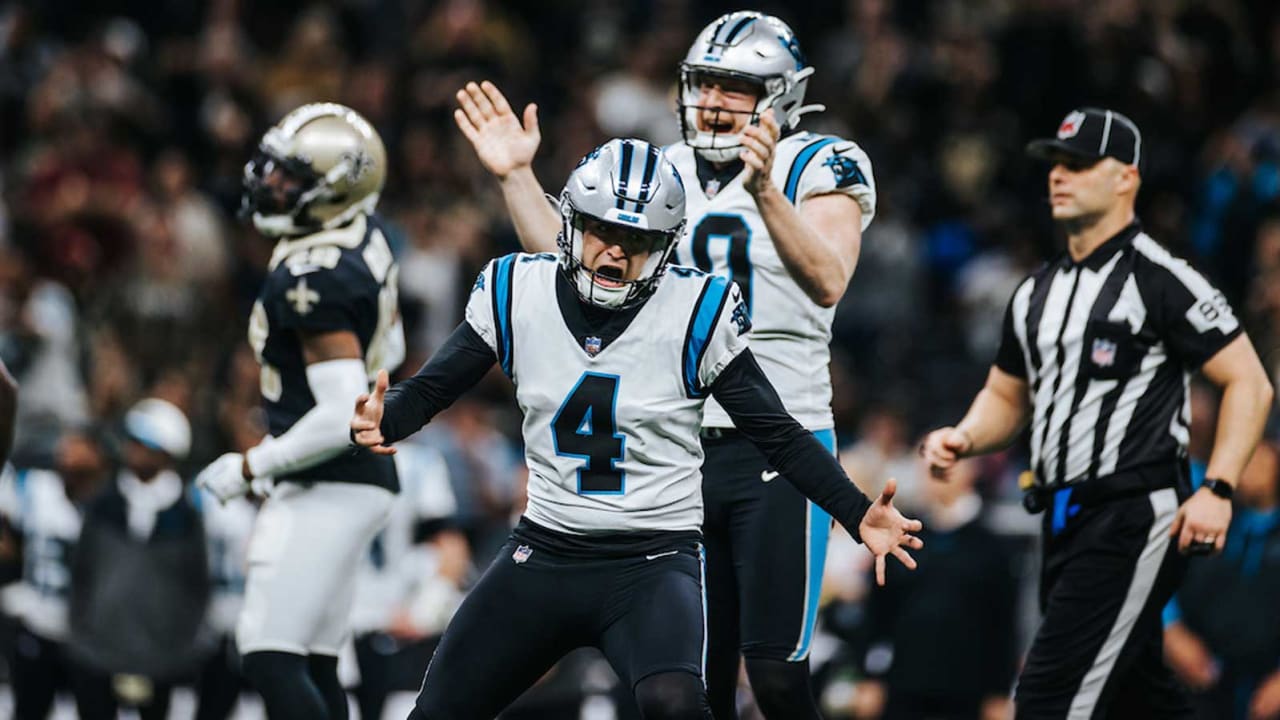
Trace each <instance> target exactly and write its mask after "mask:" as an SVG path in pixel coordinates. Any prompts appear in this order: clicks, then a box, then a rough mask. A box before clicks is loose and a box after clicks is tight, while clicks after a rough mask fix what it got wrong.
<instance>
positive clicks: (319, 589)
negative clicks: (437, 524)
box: [196, 103, 404, 720]
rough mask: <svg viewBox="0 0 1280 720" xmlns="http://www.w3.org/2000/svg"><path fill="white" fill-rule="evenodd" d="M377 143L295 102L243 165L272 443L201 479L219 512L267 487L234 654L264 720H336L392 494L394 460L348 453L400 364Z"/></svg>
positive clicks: (335, 115)
mask: <svg viewBox="0 0 1280 720" xmlns="http://www.w3.org/2000/svg"><path fill="white" fill-rule="evenodd" d="M386 172H387V154H386V150H385V149H384V148H383V145H382V139H381V138H380V137H379V136H378V133H377V131H375V130H374V129H373V127H372V126H371V125H370V124H369V122H368V121H367V120H365V119H364V118H363V117H361V116H360V115H359V114H358V113H356V112H355V111H354V110H352V109H351V108H348V107H344V106H342V105H337V104H334V103H312V104H308V105H303V106H301V107H299V108H297V109H295V110H293V111H292V112H290V113H289V114H288V115H286V116H285V117H284V118H283V119H281V120H280V122H279V123H277V124H276V125H275V127H272V128H271V129H270V130H268V131H267V132H266V134H265V135H264V136H263V138H262V141H261V143H260V144H259V146H258V152H257V154H256V155H255V157H254V158H253V159H252V160H251V161H250V162H249V163H248V164H247V165H246V166H245V177H244V183H245V192H244V214H246V215H249V216H251V217H252V219H253V224H254V227H255V228H257V230H258V231H259V232H260V233H261V234H263V235H265V236H266V237H268V238H270V239H272V240H274V241H275V249H274V251H273V252H272V256H271V261H270V265H269V267H268V269H267V277H266V279H265V280H264V282H263V285H262V289H261V291H260V292H259V295H258V301H257V302H256V303H255V304H254V307H253V313H252V315H251V316H250V318H249V342H250V344H251V345H252V346H253V350H254V354H255V355H256V356H257V358H258V362H259V363H260V364H261V366H262V373H261V388H262V400H263V409H264V410H265V411H266V416H267V425H268V429H269V431H270V433H271V435H270V436H268V437H266V438H264V440H263V442H262V443H260V444H258V445H257V446H255V447H253V448H250V449H249V450H247V451H246V452H245V453H243V454H241V453H227V454H225V455H223V456H222V457H220V458H218V459H217V460H215V461H214V462H213V463H212V464H211V465H209V467H207V468H205V469H204V470H203V471H202V472H201V473H200V475H199V476H198V477H197V478H196V482H197V483H198V484H199V485H200V486H201V487H204V488H205V489H207V490H209V491H210V492H212V493H213V494H214V495H216V496H218V497H219V498H221V499H223V500H226V499H228V498H231V497H235V496H238V495H242V494H244V493H245V492H247V491H248V490H249V489H250V487H255V488H257V487H270V486H271V484H272V482H274V490H273V491H272V492H271V497H270V498H268V499H267V500H266V502H264V503H263V505H262V508H261V510H260V511H259V513H258V515H257V519H256V520H255V523H254V534H253V538H252V540H251V541H250V546H249V569H248V574H247V580H246V586H245V598H244V609H243V611H242V612H241V613H240V618H239V621H238V623H237V627H236V644H237V647H238V648H239V650H240V653H241V655H242V656H243V658H244V662H243V668H244V674H245V676H246V677H247V678H248V680H249V682H250V683H251V684H252V685H253V686H254V688H255V689H256V690H257V691H258V692H259V693H261V694H262V697H263V702H264V704H265V705H266V709H267V715H268V716H269V717H270V718H271V720H282V719H288V718H306V719H308V720H315V719H316V718H320V719H321V720H323V719H325V718H328V719H329V720H338V719H341V720H345V718H346V717H347V698H346V693H344V692H343V690H342V686H341V685H340V684H339V682H338V670H337V668H338V652H339V649H340V648H341V647H342V644H343V641H344V639H345V637H346V635H347V633H348V632H349V625H348V623H349V617H350V610H351V602H352V597H353V594H354V575H355V569H356V566H357V564H358V562H359V560H360V558H361V557H362V556H363V555H364V552H365V549H366V548H367V547H368V544H369V542H370V540H372V539H373V536H374V535H375V534H376V533H377V531H378V530H379V529H380V528H381V527H382V525H383V524H384V523H385V522H386V518H387V514H388V512H389V511H390V509H391V504H392V501H393V499H394V497H395V493H396V492H397V491H398V489H399V483H398V480H397V477H396V469H395V464H394V462H392V460H391V459H390V458H385V457H380V456H378V455H376V454H373V453H370V452H367V451H363V450H362V451H359V452H355V453H350V452H343V451H342V450H341V448H340V447H335V444H336V443H343V442H346V439H347V420H348V411H349V409H350V402H351V400H350V399H351V398H352V397H355V396H356V395H358V394H360V393H361V392H364V391H367V390H368V388H369V383H370V380H371V379H372V372H373V371H374V370H376V369H378V368H388V367H391V368H394V367H395V366H396V365H399V363H400V362H401V360H403V358H404V335H403V331H402V329H401V327H400V323H399V316H398V314H397V310H396V276H397V273H398V267H397V265H396V263H395V259H394V258H393V256H392V254H391V249H390V247H389V246H388V244H387V239H386V236H385V234H384V233H383V231H382V227H381V223H380V221H379V219H378V217H377V215H375V214H374V208H375V206H376V205H377V203H378V197H379V195H380V194H381V192H382V186H383V181H384V180H385V178H386Z"/></svg>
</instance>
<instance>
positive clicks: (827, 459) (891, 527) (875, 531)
mask: <svg viewBox="0 0 1280 720" xmlns="http://www.w3.org/2000/svg"><path fill="white" fill-rule="evenodd" d="M711 392H712V394H713V395H714V396H715V398H716V400H717V401H719V402H720V404H721V405H722V406H723V407H724V409H725V411H726V412H728V413H729V417H730V418H731V419H732V420H733V424H734V426H735V427H737V428H738V430H739V431H741V432H742V434H744V435H746V436H747V438H748V439H749V440H751V442H752V443H754V444H755V445H756V447H758V448H759V449H760V451H761V452H762V453H763V454H764V456H765V457H766V458H768V460H769V464H770V465H771V466H772V467H773V468H774V469H775V470H777V471H778V472H779V473H781V474H782V475H783V476H785V477H786V478H787V481H788V482H790V483H791V484H792V485H794V486H795V487H796V489H797V490H799V491H800V492H801V493H803V494H804V495H805V496H806V497H808V498H809V499H810V500H812V501H813V502H815V503H817V504H818V506H819V507H821V508H822V509H823V510H826V511H827V513H828V514H830V515H831V517H833V518H835V519H836V520H837V521H838V522H839V523H840V524H841V525H843V526H844V527H845V529H846V530H848V531H849V534H851V535H852V536H853V537H854V538H855V539H856V540H858V541H860V542H862V543H863V544H865V545H866V546H867V549H868V550H870V551H871V552H872V554H874V555H875V556H876V579H877V581H878V582H879V583H880V584H882V585H883V584H884V559H885V556H887V555H890V554H892V555H893V556H894V557H896V558H898V559H899V560H900V561H901V562H902V564H903V565H906V566H907V567H909V568H914V567H915V565H916V564H915V560H913V559H912V558H911V556H910V555H909V554H908V553H907V551H906V550H905V548H908V547H910V548H920V547H923V543H922V542H921V541H920V539H919V538H916V537H914V536H913V535H911V534H910V533H913V532H919V531H920V529H921V528H922V527H923V526H922V524H921V523H920V521H919V520H909V519H907V518H905V517H903V516H902V514H901V513H899V512H898V510H897V509H896V508H895V507H893V494H894V492H895V489H896V483H895V482H894V481H893V480H890V481H889V482H888V483H887V484H886V485H885V489H884V492H883V493H882V494H881V496H880V497H879V498H877V499H876V501H875V502H874V503H873V502H872V501H871V500H870V499H868V498H867V496H866V495H863V494H862V491H861V490H859V489H858V488H857V486H856V485H854V484H853V482H852V481H850V480H849V478H848V476H846V475H845V474H844V470H843V469H841V467H840V463H838V462H837V461H836V459H835V457H834V456H833V455H832V454H831V452H829V451H828V450H827V449H826V448H825V447H823V446H822V443H820V442H818V439H817V438H815V437H814V436H813V433H811V432H809V431H808V430H805V429H804V427H802V426H801V425H800V423H798V422H796V421H795V419H794V418H792V417H791V416H790V415H789V414H788V413H787V411H786V408H784V407H783V405H782V400H781V398H779V397H778V393H777V391H776V390H774V388H773V385H771V384H770V383H769V380H768V378H766V377H765V375H764V371H763V370H761V369H760V366H759V364H757V363H756V360H755V357H754V356H753V355H752V354H751V351H750V350H744V351H743V352H742V353H741V354H739V355H738V356H737V357H736V358H734V359H733V361H731V362H730V363H729V364H728V365H727V366H726V367H725V368H724V370H723V371H721V373H720V375H719V377H717V378H716V381H715V382H714V383H712V385H711Z"/></svg>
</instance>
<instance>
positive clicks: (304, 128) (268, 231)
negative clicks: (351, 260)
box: [241, 103, 387, 237]
mask: <svg viewBox="0 0 1280 720" xmlns="http://www.w3.org/2000/svg"><path fill="white" fill-rule="evenodd" d="M386 177H387V151H386V148H384V147H383V145H382V138H380V137H378V132H377V131H376V130H374V129H373V126H372V125H370V124H369V122H368V121H367V120H365V119H364V118H363V117H361V116H360V114H359V113H357V112H356V111H355V110H352V109H351V108H349V107H346V106H345V105H338V104H337V103H311V104H309V105H303V106H302V107H299V108H297V109H295V110H293V111H292V112H290V113H289V114H288V115H285V116H284V118H282V119H281V120H280V122H278V123H276V124H275V126H273V127H272V128H271V129H270V130H268V131H267V132H266V134H265V135H263V136H262V141H261V142H260V143H259V144H258V150H257V152H256V153H255V154H254V156H253V159H251V160H250V161H249V162H248V164H246V165H245V167H244V195H243V196H242V198H241V215H242V216H244V217H251V218H252V219H253V224H254V227H256V228H257V229H258V231H259V232H261V233H262V234H263V235H268V236H272V237H278V236H297V235H307V234H310V233H314V232H317V231H319V230H328V229H331V228H336V227H341V226H343V225H346V224H347V223H349V222H351V220H352V219H353V218H355V216H356V215H358V214H360V213H371V212H373V209H374V207H375V206H376V205H377V204H378V197H379V195H380V194H381V193H382V186H383V183H384V181H385V180H386Z"/></svg>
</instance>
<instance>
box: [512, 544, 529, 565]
mask: <svg viewBox="0 0 1280 720" xmlns="http://www.w3.org/2000/svg"><path fill="white" fill-rule="evenodd" d="M532 554H533V548H531V547H529V546H528V545H521V546H520V547H518V548H516V551H515V552H513V553H511V559H512V560H515V561H516V564H517V565H523V564H524V561H526V560H528V559H529V556H530V555H532Z"/></svg>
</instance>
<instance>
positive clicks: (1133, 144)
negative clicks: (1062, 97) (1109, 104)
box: [1027, 108, 1142, 165]
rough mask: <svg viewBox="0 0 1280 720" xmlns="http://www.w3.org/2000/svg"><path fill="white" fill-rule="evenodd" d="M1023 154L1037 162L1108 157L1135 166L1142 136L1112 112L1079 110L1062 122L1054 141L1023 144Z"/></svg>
mask: <svg viewBox="0 0 1280 720" xmlns="http://www.w3.org/2000/svg"><path fill="white" fill-rule="evenodd" d="M1027 154H1028V155H1030V156H1031V157H1033V158H1037V159H1040V160H1053V159H1054V158H1056V157H1061V156H1062V155H1064V154H1065V155H1072V156H1075V157H1078V158H1082V159H1086V160H1101V159H1102V158H1104V157H1112V158H1115V159H1116V160H1119V161H1120V162H1122V163H1125V164H1126V165H1137V164H1138V161H1139V160H1140V159H1141V157H1142V133H1140V132H1138V126H1137V125H1134V124H1133V121H1132V120H1130V119H1129V118H1127V117H1125V116H1124V115H1122V114H1120V113H1118V112H1116V111H1114V110H1102V109H1099V108H1080V109H1078V110H1072V111H1071V112H1070V113H1067V116H1066V117H1065V118H1063V119H1062V122H1061V123H1060V124H1059V125H1058V135H1057V137H1054V138H1044V139H1040V140H1032V141H1031V142H1029V143H1027Z"/></svg>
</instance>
